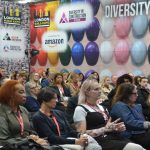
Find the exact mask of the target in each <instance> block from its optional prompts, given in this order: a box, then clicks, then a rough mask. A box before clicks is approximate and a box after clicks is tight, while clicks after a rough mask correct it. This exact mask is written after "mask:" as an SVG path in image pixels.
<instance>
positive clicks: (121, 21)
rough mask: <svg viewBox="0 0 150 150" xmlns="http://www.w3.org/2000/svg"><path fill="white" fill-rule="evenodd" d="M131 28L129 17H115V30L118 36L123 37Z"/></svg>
mask: <svg viewBox="0 0 150 150" xmlns="http://www.w3.org/2000/svg"><path fill="white" fill-rule="evenodd" d="M130 29H131V20H130V18H129V17H120V18H117V19H116V22H115V31H116V34H117V36H118V37H120V38H125V37H127V36H128V35H129V33H130Z"/></svg>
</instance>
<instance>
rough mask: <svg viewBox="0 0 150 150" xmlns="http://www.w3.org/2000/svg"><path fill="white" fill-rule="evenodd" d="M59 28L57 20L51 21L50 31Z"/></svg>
mask: <svg viewBox="0 0 150 150" xmlns="http://www.w3.org/2000/svg"><path fill="white" fill-rule="evenodd" d="M56 30H57V27H56V24H55V22H52V21H51V22H50V26H49V27H48V31H56Z"/></svg>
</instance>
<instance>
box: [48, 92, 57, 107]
mask: <svg viewBox="0 0 150 150" xmlns="http://www.w3.org/2000/svg"><path fill="white" fill-rule="evenodd" d="M56 100H57V95H56V94H55V95H54V98H52V99H51V100H50V101H49V102H46V105H47V106H48V107H49V108H50V109H54V108H55V107H56Z"/></svg>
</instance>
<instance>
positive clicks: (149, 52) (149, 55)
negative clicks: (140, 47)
mask: <svg viewBox="0 0 150 150" xmlns="http://www.w3.org/2000/svg"><path fill="white" fill-rule="evenodd" d="M147 53H148V61H149V64H150V45H149V47H148V52H147Z"/></svg>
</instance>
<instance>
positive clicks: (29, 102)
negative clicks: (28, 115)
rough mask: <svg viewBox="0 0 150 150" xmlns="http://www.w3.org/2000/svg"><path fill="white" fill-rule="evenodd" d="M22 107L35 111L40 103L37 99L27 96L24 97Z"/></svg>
mask: <svg viewBox="0 0 150 150" xmlns="http://www.w3.org/2000/svg"><path fill="white" fill-rule="evenodd" d="M24 107H25V108H26V109H27V110H28V111H29V112H36V111H38V110H39V109H40V104H39V102H38V101H37V99H35V98H34V97H32V96H27V98H26V102H25V104H24Z"/></svg>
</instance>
